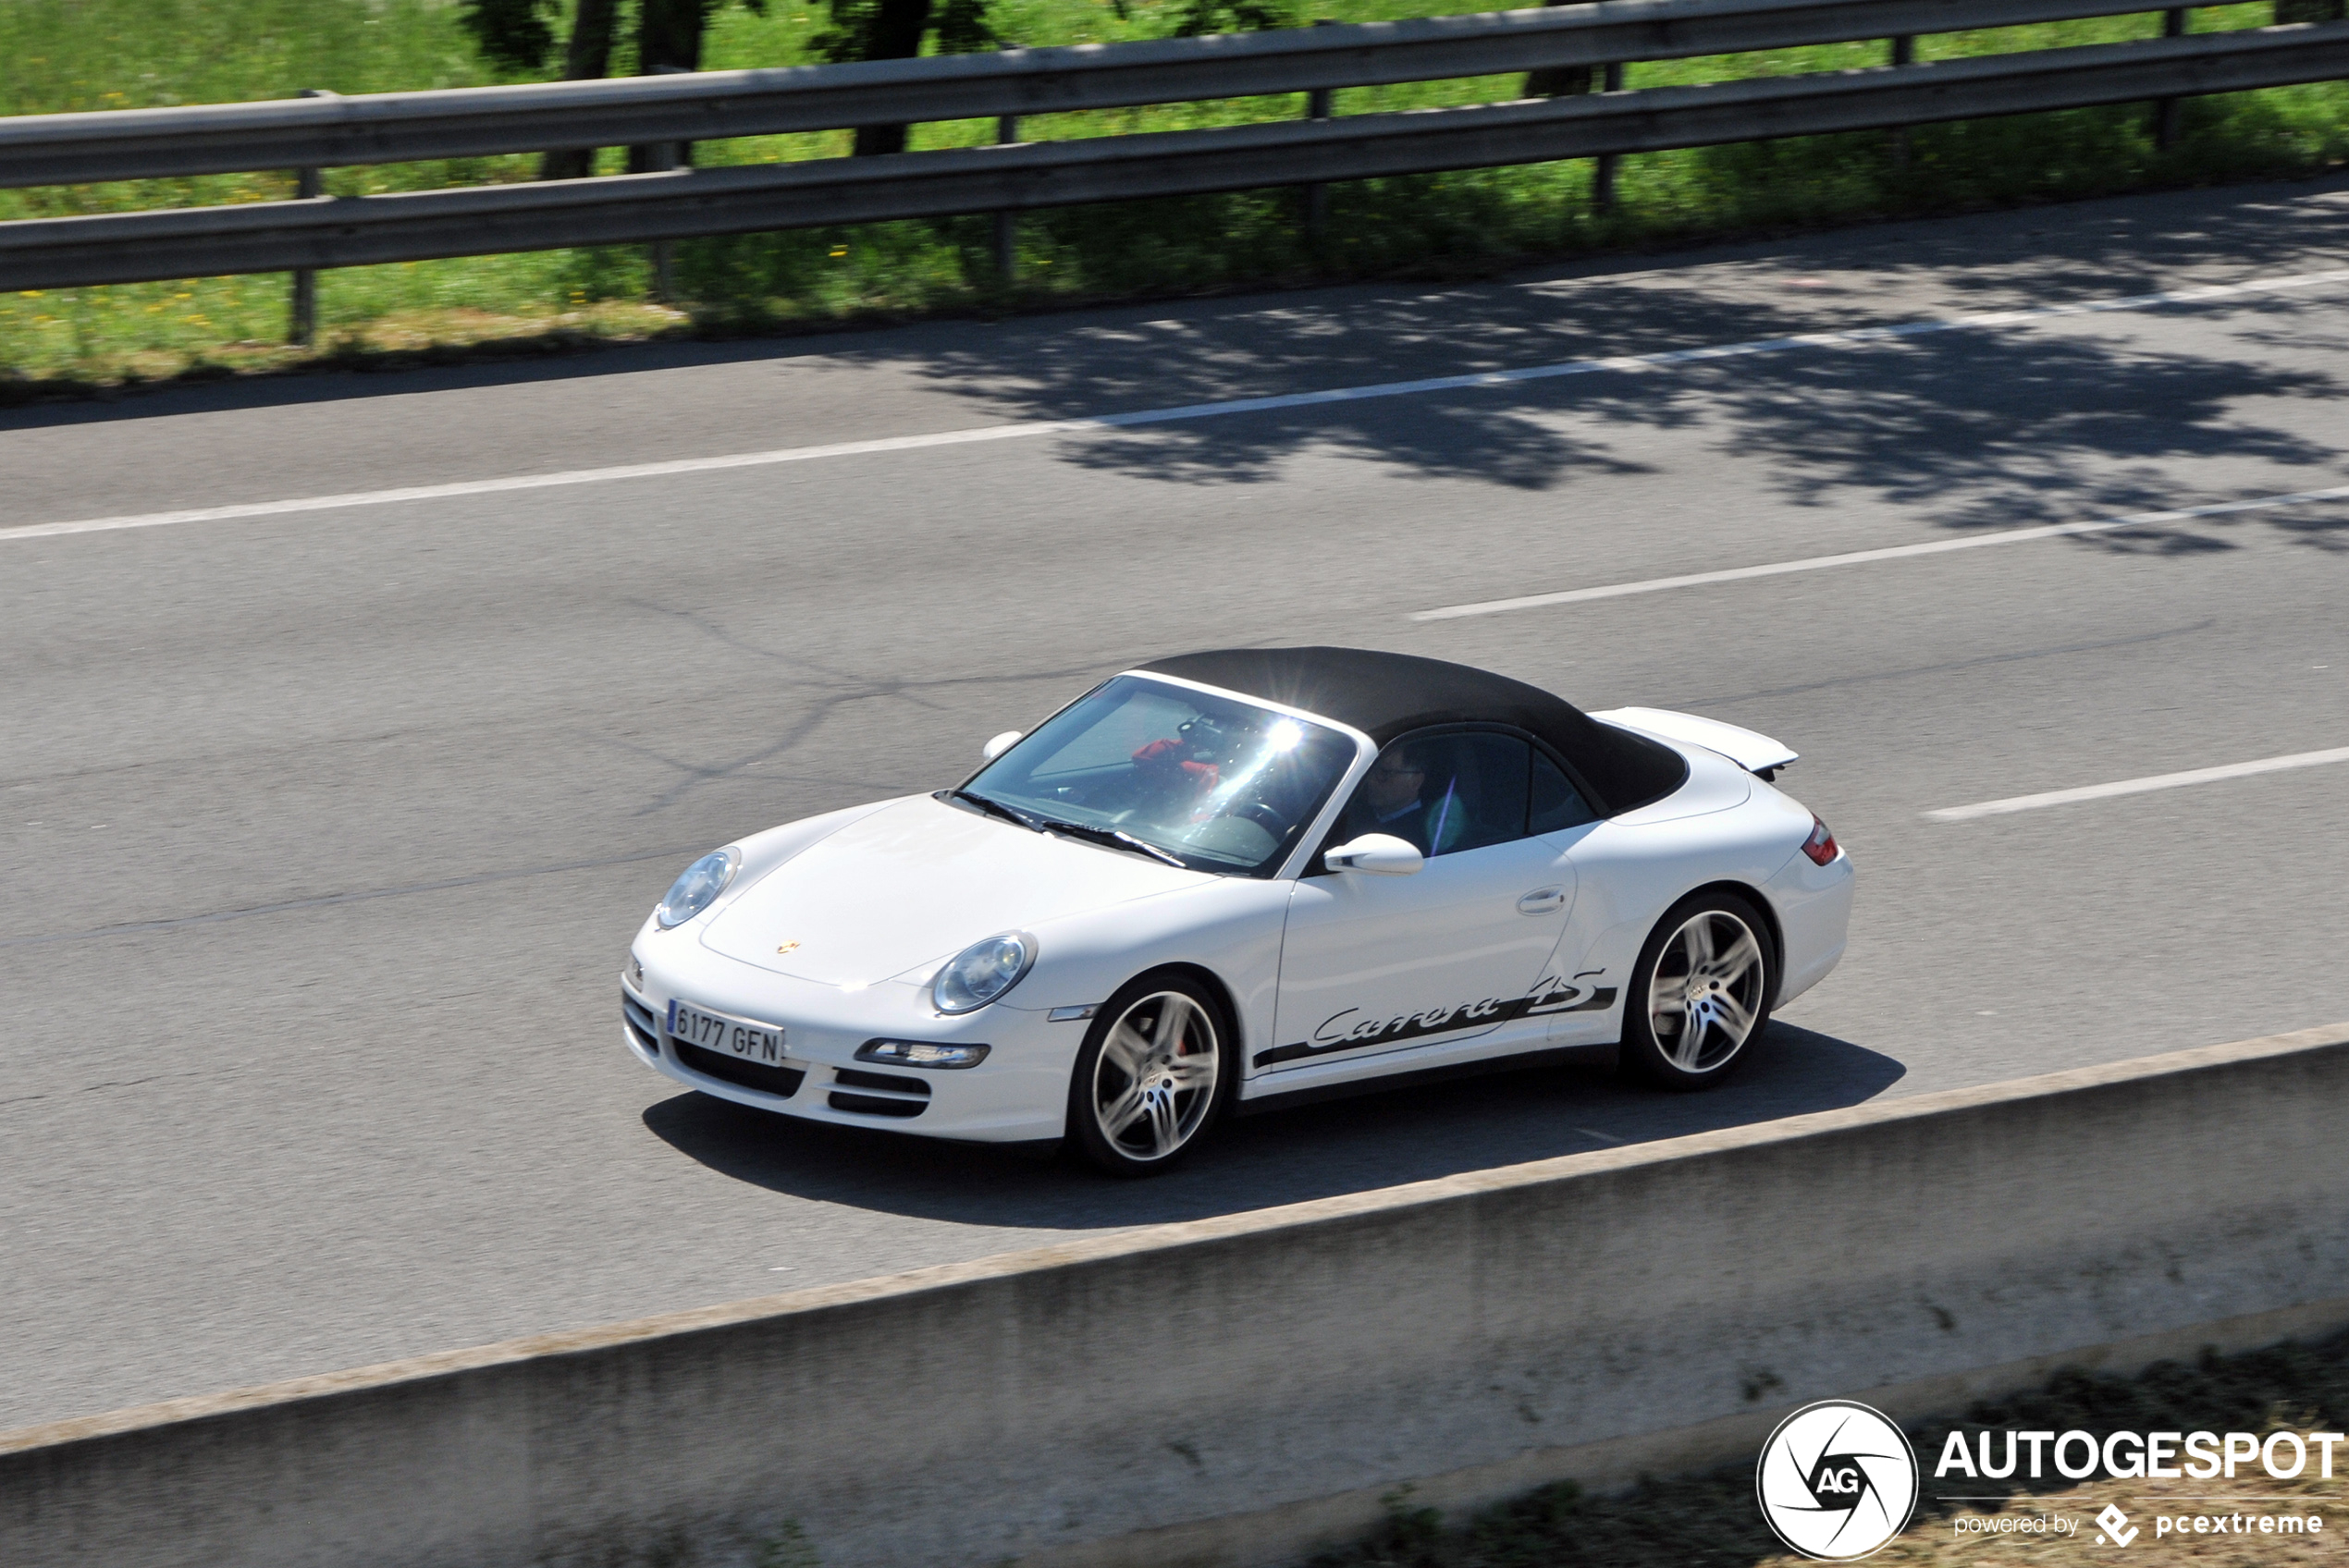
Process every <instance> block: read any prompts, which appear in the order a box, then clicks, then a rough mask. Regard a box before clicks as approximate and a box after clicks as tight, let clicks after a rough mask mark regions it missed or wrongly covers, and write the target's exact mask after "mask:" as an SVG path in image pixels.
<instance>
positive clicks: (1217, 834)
mask: <svg viewBox="0 0 2349 1568" xmlns="http://www.w3.org/2000/svg"><path fill="white" fill-rule="evenodd" d="M1353 760H1354V742H1353V741H1351V740H1349V739H1348V738H1347V736H1345V735H1344V734H1342V733H1340V732H1339V731H1337V730H1335V729H1329V728H1327V727H1325V726H1322V725H1319V724H1314V723H1311V722H1310V721H1307V720H1303V719H1297V718H1291V717H1288V716H1287V715H1285V714H1278V713H1274V712H1273V711H1272V710H1270V709H1268V708H1261V707H1258V706H1257V705H1256V704H1253V703H1246V702H1242V701H1240V700H1238V699H1237V698H1234V697H1220V696H1216V695H1213V694H1211V693H1210V692H1196V691H1192V690H1190V689H1189V688H1187V687H1182V686H1171V685H1165V684H1162V683H1161V682H1159V681H1156V680H1144V679H1141V678H1138V677H1136V676H1131V675H1121V676H1119V677H1117V678H1116V679H1115V680H1109V681H1106V682H1104V683H1102V684H1101V686H1099V687H1097V688H1095V689H1094V690H1093V691H1091V692H1088V693H1087V694H1086V695H1085V696H1083V697H1081V698H1079V699H1078V700H1077V701H1076V703H1075V704H1072V705H1071V706H1069V707H1066V708H1064V709H1063V710H1062V711H1061V712H1059V713H1057V714H1055V715H1053V716H1052V718H1050V719H1048V720H1047V721H1046V722H1045V723H1044V725H1043V726H1042V728H1040V729H1038V730H1037V731H1036V732H1035V733H1034V734H1033V735H1030V736H1028V737H1027V738H1026V739H1025V740H1023V741H1020V742H1019V743H1018V744H1017V745H1015V746H1014V747H1012V749H1011V750H1009V751H1007V752H1005V753H1003V754H1002V756H1000V757H998V758H996V759H995V760H994V761H993V762H991V763H990V764H989V765H988V766H986V767H984V768H982V769H980V770H979V773H978V777H977V778H973V779H972V780H971V781H970V783H969V784H968V785H966V786H965V790H966V791H967V792H968V793H971V794H975V795H978V796H980V797H983V798H984V799H987V800H990V801H993V802H996V803H998V804H999V805H1003V806H1008V807H1010V808H1011V809H1012V810H1014V811H1015V812H1018V813H1020V814H1021V815H1024V816H1027V817H1028V818H1030V819H1032V820H1034V821H1037V822H1040V823H1048V824H1051V823H1057V824H1063V825H1066V826H1067V827H1075V828H1077V829H1081V830H1083V831H1084V832H1085V833H1086V834H1087V836H1088V837H1095V836H1104V837H1105V836H1106V834H1107V833H1109V832H1116V833H1122V834H1127V835H1130V836H1131V837H1133V838H1135V839H1140V840H1141V841H1142V843H1144V844H1147V845H1150V846H1152V847H1154V848H1156V849H1158V850H1161V851H1166V852H1167V853H1169V854H1172V855H1174V856H1175V857H1176V858H1178V859H1180V860H1181V861H1182V863H1183V864H1186V865H1187V866H1190V867H1192V868H1193V869H1195V870H1199V871H1215V872H1225V873H1236V874H1239V875H1243V876H1271V875H1272V874H1273V872H1274V871H1275V870H1277V869H1278V868H1279V866H1280V864H1281V862H1282V861H1283V860H1285V859H1286V858H1287V855H1288V851H1289V850H1290V849H1291V848H1292V847H1293V846H1294V845H1295V844H1296V842H1297V836H1298V835H1299V834H1301V833H1303V832H1304V831H1305V829H1306V828H1307V827H1309V826H1310V825H1311V823H1312V820H1313V818H1314V816H1315V815H1317V814H1318V813H1319V812H1320V811H1321V809H1322V802H1324V801H1326V800H1328V799H1329V795H1330V791H1331V790H1332V789H1334V788H1335V786H1336V784H1337V781H1338V780H1339V779H1340V778H1343V777H1344V776H1345V774H1346V769H1347V766H1348V765H1349V764H1351V763H1352V762H1353Z"/></svg>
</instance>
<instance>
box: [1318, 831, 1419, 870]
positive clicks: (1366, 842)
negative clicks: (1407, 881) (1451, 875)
mask: <svg viewBox="0 0 2349 1568" xmlns="http://www.w3.org/2000/svg"><path fill="white" fill-rule="evenodd" d="M1322 864H1323V865H1326V866H1328V867H1329V868H1330V869H1331V870H1332V871H1364V872H1368V873H1370V874H1371V876H1410V875H1411V873H1413V872H1415V871H1417V870H1419V869H1420V867H1421V866H1423V865H1425V864H1427V857H1426V856H1425V855H1423V854H1421V853H1420V852H1419V851H1417V850H1415V849H1413V848H1411V846H1410V845H1408V844H1407V843H1405V842H1404V841H1403V840H1402V839H1397V838H1396V836H1395V835H1394V834H1392V833H1365V834H1363V835H1362V836H1361V837H1360V838H1359V839H1353V840H1351V841H1350V842H1347V843H1344V844H1340V845H1339V846H1338V847H1337V848H1335V849H1334V850H1332V851H1330V852H1329V853H1327V854H1325V855H1323V856H1322Z"/></svg>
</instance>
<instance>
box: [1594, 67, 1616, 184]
mask: <svg viewBox="0 0 2349 1568" xmlns="http://www.w3.org/2000/svg"><path fill="white" fill-rule="evenodd" d="M1600 91H1601V92H1622V91H1623V62H1622V61H1620V60H1609V61H1608V62H1607V64H1606V75H1605V79H1604V85H1603V86H1602V87H1601V88H1600ZM1621 162H1622V154H1621V153H1600V154H1599V163H1598V167H1597V169H1596V170H1595V171H1594V172H1593V174H1592V176H1591V205H1592V206H1593V207H1594V208H1596V209H1597V210H1598V211H1600V212H1602V213H1611V212H1613V211H1615V170H1616V165H1618V164H1619V163H1621Z"/></svg>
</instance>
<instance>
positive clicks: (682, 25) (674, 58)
mask: <svg viewBox="0 0 2349 1568" xmlns="http://www.w3.org/2000/svg"><path fill="white" fill-rule="evenodd" d="M712 5H713V0H640V5H639V6H638V9H637V12H636V74H637V75H639V76H671V75H674V74H676V73H677V72H680V71H697V70H699V69H701V35H702V29H703V28H704V27H706V26H707V25H708V22H709V13H710V10H711V8H712ZM693 161H694V144H693V143H692V142H690V141H678V142H672V143H670V144H669V145H668V146H665V147H658V148H656V147H650V146H645V147H631V148H630V149H628V172H629V173H630V174H644V173H646V172H648V171H650V170H653V169H674V168H687V167H690V166H691V165H692V164H693Z"/></svg>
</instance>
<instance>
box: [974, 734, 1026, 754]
mask: <svg viewBox="0 0 2349 1568" xmlns="http://www.w3.org/2000/svg"><path fill="white" fill-rule="evenodd" d="M1026 733H1027V731H1026V730H1024V729H1006V730H1004V731H1003V732H1002V734H1001V735H998V736H996V737H995V738H994V739H993V740H991V741H988V742H987V744H985V745H984V746H981V747H980V748H979V749H978V754H979V758H980V760H981V761H984V762H993V761H994V760H995V759H996V758H997V757H1000V756H1002V754H1003V753H1005V752H1008V751H1010V750H1011V749H1012V747H1013V746H1015V745H1016V744H1018V742H1019V738H1020V737H1021V736H1022V735H1024V734H1026Z"/></svg>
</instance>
